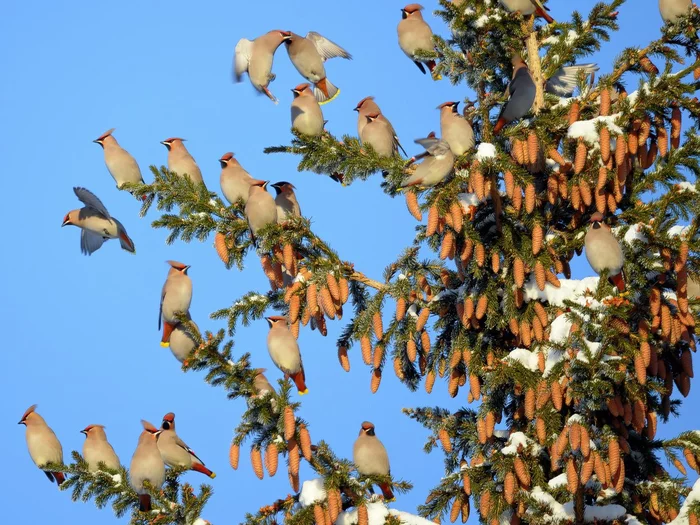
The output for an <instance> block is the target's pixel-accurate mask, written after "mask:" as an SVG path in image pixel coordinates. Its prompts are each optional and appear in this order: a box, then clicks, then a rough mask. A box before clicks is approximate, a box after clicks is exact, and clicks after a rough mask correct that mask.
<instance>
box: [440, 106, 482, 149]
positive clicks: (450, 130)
mask: <svg viewBox="0 0 700 525" xmlns="http://www.w3.org/2000/svg"><path fill="white" fill-rule="evenodd" d="M458 105H459V102H444V103H442V104H440V105H439V106H438V107H437V109H439V110H440V134H441V135H442V139H443V140H444V141H445V142H447V143H448V144H449V145H450V150H451V151H452V153H453V155H455V156H459V155H464V154H465V153H466V152H467V151H469V150H471V149H472V148H473V147H474V130H473V129H472V125H471V124H470V123H469V122H468V121H467V120H466V119H465V118H464V117H462V116H461V115H460V114H459V113H458V110H457V106H458Z"/></svg>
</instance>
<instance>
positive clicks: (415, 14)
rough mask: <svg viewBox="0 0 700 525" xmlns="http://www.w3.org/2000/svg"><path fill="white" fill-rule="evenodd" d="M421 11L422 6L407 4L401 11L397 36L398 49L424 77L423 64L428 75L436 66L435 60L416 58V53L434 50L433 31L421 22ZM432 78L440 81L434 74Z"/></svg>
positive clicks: (423, 21) (438, 76) (439, 77)
mask: <svg viewBox="0 0 700 525" xmlns="http://www.w3.org/2000/svg"><path fill="white" fill-rule="evenodd" d="M422 9H423V6H422V5H420V4H408V5H407V6H406V7H404V8H403V9H401V22H399V26H398V28H397V31H398V34H399V47H401V50H402V51H403V52H404V53H405V54H406V56H407V57H408V58H410V59H411V60H413V63H414V64H415V65H416V66H418V69H420V70H421V72H422V73H423V74H424V75H425V68H424V67H423V64H425V65H426V66H428V69H429V70H430V73H433V71H434V70H435V66H436V64H435V60H423V59H420V58H417V57H416V52H418V51H434V50H435V44H434V43H433V31H432V30H431V29H430V26H429V25H428V24H427V23H426V22H425V20H423V15H422V14H421V10H422ZM433 74H434V73H433ZM434 78H435V80H440V79H441V78H442V77H441V76H440V75H435V74H434Z"/></svg>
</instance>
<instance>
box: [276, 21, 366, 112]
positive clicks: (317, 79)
mask: <svg viewBox="0 0 700 525" xmlns="http://www.w3.org/2000/svg"><path fill="white" fill-rule="evenodd" d="M291 35H292V37H291V38H289V39H287V40H285V42H284V43H285V45H286V46H287V53H288V54H289V60H291V61H292V64H294V67H295V68H297V71H299V73H300V74H301V76H302V77H304V78H305V79H306V80H308V81H309V82H311V83H312V84H313V85H314V96H315V97H316V100H318V103H319V104H325V103H327V102H330V101H331V100H333V99H334V98H335V97H337V96H338V93H340V90H339V89H338V88H337V87H335V86H334V85H333V84H331V81H330V80H328V78H326V68H325V67H324V65H323V63H324V62H325V61H326V60H328V59H329V58H335V57H341V58H347V59H349V60H350V59H352V56H351V55H350V53H348V52H347V51H345V50H344V49H343V48H342V47H340V46H339V45H338V44H336V43H335V42H331V41H330V40H328V39H327V38H325V37H323V36H321V35H319V34H318V33H316V32H315V31H309V33H307V35H306V38H303V37H301V36H299V35H297V34H294V33H291Z"/></svg>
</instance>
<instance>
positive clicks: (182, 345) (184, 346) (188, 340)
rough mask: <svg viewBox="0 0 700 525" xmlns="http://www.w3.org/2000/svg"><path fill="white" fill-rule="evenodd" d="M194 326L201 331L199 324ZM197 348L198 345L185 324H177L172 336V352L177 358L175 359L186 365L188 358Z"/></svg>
mask: <svg viewBox="0 0 700 525" xmlns="http://www.w3.org/2000/svg"><path fill="white" fill-rule="evenodd" d="M192 324H194V327H195V328H196V329H197V330H199V327H197V323H194V322H193V323H192ZM196 346H197V343H196V342H195V340H194V338H193V337H192V336H191V335H190V333H189V332H188V331H187V328H186V326H185V325H184V324H183V323H177V324H176V325H175V327H174V328H173V331H172V333H171V334H170V351H171V352H172V353H173V355H174V356H175V359H177V360H178V361H180V362H181V363H184V362H185V360H186V359H187V356H188V355H190V353H191V352H192V350H194V348H195V347H196Z"/></svg>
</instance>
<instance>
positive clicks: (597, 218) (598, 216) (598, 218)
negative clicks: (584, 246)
mask: <svg viewBox="0 0 700 525" xmlns="http://www.w3.org/2000/svg"><path fill="white" fill-rule="evenodd" d="M603 220H604V217H603V214H602V213H600V212H599V211H597V212H595V213H594V214H593V215H591V218H590V219H588V222H589V224H590V225H591V228H593V229H594V230H597V229H598V228H600V227H601V225H602V224H603Z"/></svg>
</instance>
